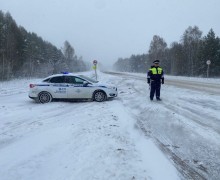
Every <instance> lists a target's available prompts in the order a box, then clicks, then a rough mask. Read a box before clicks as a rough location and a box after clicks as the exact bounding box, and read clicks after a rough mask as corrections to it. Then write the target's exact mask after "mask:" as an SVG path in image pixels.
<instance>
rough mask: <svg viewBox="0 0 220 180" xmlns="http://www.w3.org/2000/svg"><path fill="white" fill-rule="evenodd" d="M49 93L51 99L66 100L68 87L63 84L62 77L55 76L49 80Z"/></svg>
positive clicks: (63, 79)
mask: <svg viewBox="0 0 220 180" xmlns="http://www.w3.org/2000/svg"><path fill="white" fill-rule="evenodd" d="M49 91H50V93H51V94H52V96H53V98H58V99H65V98H67V91H68V85H67V84H66V82H65V78H64V76H56V77H52V78H51V79H50V87H49Z"/></svg>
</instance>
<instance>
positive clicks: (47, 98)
mask: <svg viewBox="0 0 220 180" xmlns="http://www.w3.org/2000/svg"><path fill="white" fill-rule="evenodd" d="M38 101H39V103H42V104H44V103H49V102H51V101H52V96H51V94H50V93H48V92H41V93H40V94H39V95H38Z"/></svg>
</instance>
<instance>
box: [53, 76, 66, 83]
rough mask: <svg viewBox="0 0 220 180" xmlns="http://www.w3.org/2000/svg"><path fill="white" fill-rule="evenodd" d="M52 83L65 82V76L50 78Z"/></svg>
mask: <svg viewBox="0 0 220 180" xmlns="http://www.w3.org/2000/svg"><path fill="white" fill-rule="evenodd" d="M50 82H51V83H64V82H65V81H64V77H63V76H57V77H53V78H51V79H50Z"/></svg>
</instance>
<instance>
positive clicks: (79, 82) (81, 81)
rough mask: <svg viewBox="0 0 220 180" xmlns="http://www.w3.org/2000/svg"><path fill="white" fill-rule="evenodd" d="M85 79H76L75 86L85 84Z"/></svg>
mask: <svg viewBox="0 0 220 180" xmlns="http://www.w3.org/2000/svg"><path fill="white" fill-rule="evenodd" d="M83 81H84V80H83V79H81V78H78V77H75V84H83Z"/></svg>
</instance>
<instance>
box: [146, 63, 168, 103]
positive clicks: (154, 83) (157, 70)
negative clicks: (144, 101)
mask: <svg viewBox="0 0 220 180" xmlns="http://www.w3.org/2000/svg"><path fill="white" fill-rule="evenodd" d="M159 62H160V61H159V60H155V61H154V62H153V63H154V65H153V66H151V68H150V69H149V71H148V74H147V83H148V84H149V85H150V100H151V101H152V100H153V98H154V94H155V92H156V99H157V100H158V101H161V99H160V86H161V83H162V84H164V74H163V69H162V68H161V67H160V66H159Z"/></svg>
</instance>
